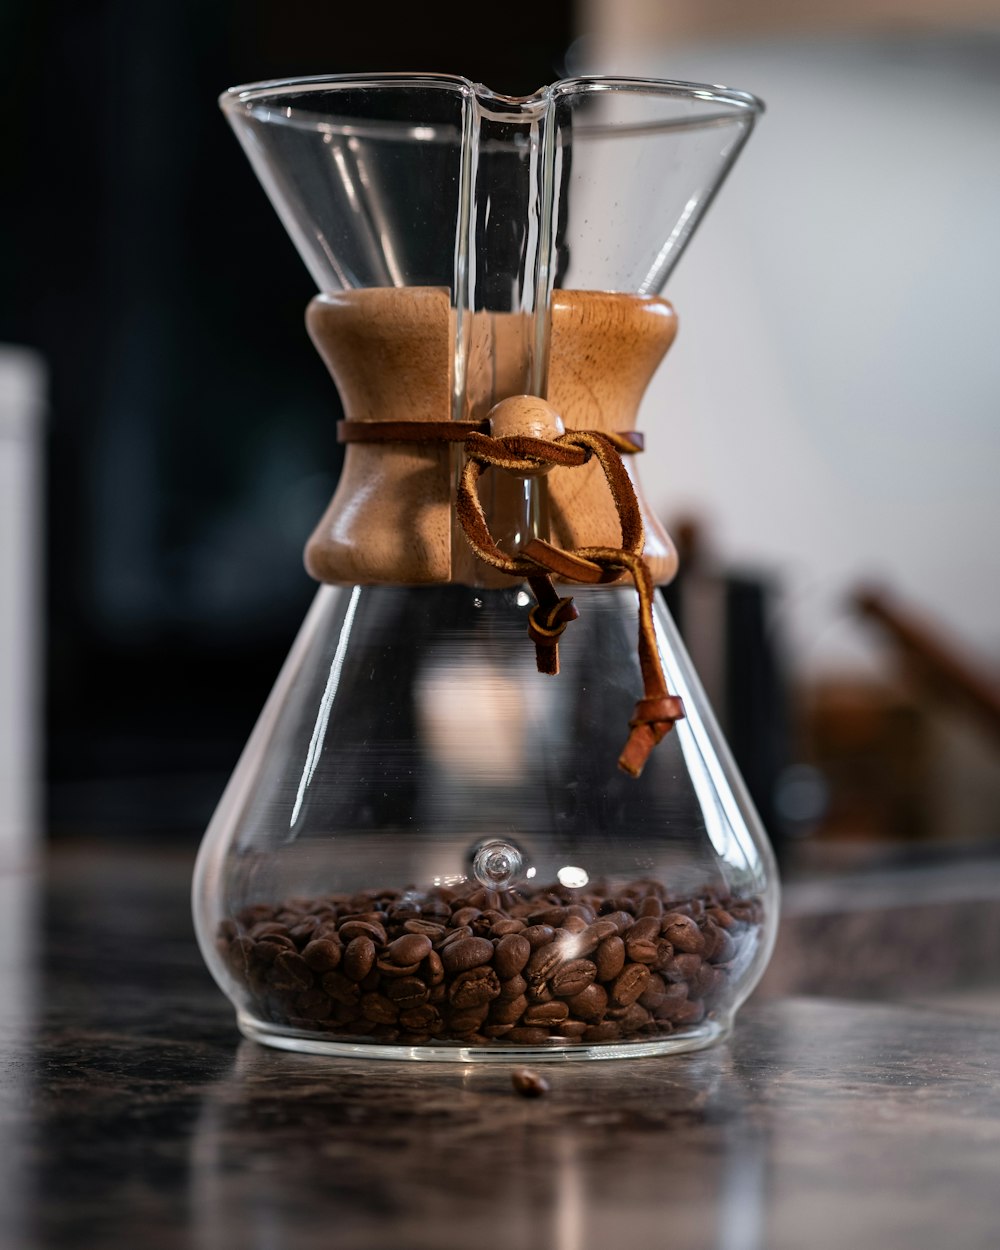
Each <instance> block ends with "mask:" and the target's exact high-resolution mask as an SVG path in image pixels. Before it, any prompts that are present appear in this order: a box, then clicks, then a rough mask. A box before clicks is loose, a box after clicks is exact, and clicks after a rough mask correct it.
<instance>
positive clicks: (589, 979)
mask: <svg viewBox="0 0 1000 1250" xmlns="http://www.w3.org/2000/svg"><path fill="white" fill-rule="evenodd" d="M596 979H597V967H596V965H595V964H593V963H591V961H590V960H589V959H572V960H570V962H569V963H568V964H563V966H562V967H561V968H558V969H557V970H556V971H555V972H554V973H553V974H552V993H553V994H555V995H556V996H557V997H558V998H572V997H573V996H574V995H576V994H581V993H583V991H584V990H585V989H586V988H587V986H588V985H591V984H592V983H593V982H594V981H595V980H596Z"/></svg>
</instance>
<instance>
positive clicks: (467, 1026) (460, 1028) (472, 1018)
mask: <svg viewBox="0 0 1000 1250" xmlns="http://www.w3.org/2000/svg"><path fill="white" fill-rule="evenodd" d="M488 1011H489V1007H488V1006H486V1005H485V1004H484V1005H483V1006H481V1007H467V1008H464V1009H463V1010H461V1011H453V1012H452V1013H451V1015H450V1016H449V1017H448V1023H449V1025H450V1026H451V1030H452V1032H453V1033H474V1032H475V1030H476V1029H478V1028H479V1026H480V1025H481V1024H482V1023H483V1021H484V1020H485V1019H486V1013H487V1012H488Z"/></svg>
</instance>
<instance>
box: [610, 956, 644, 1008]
mask: <svg viewBox="0 0 1000 1250" xmlns="http://www.w3.org/2000/svg"><path fill="white" fill-rule="evenodd" d="M649 978H650V971H649V969H648V968H647V967H646V965H645V964H626V965H625V967H624V968H623V969H622V971H621V972H620V973H619V974H618V976H617V977H616V978H615V980H614V982H613V984H612V986H611V993H610V995H609V997H610V999H611V1004H612V1006H614V1007H627V1006H628V1005H629V1004H630V1003H634V1002H635V1000H636V999H637V998H638V997H639V995H640V994H641V993H642V992H643V990H644V989H645V988H646V986H647V985H648V984H649Z"/></svg>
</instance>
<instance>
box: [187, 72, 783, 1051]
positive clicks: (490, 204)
mask: <svg viewBox="0 0 1000 1250" xmlns="http://www.w3.org/2000/svg"><path fill="white" fill-rule="evenodd" d="M222 108H223V110H224V112H225V114H226V117H227V118H228V120H229V122H230V124H231V125H232V127H233V129H234V130H235V132H236V134H237V137H238V138H239V140H240V142H241V143H242V145H243V147H244V149H245V151H246V153H247V155H248V157H249V158H250V161H251V163H252V165H253V167H254V169H255V171H256V173H257V175H258V177H259V178H260V181H261V182H262V183H263V185H264V188H265V190H266V191H267V194H268V195H269V197H270V199H271V201H272V203H273V204H274V207H275V208H276V210H277V212H278V214H279V215H280V217H281V219H282V221H283V222H284V224H285V226H286V228H287V230H288V232H289V234H290V235H291V237H292V240H293V241H294V243H295V245H296V247H297V249H298V251H299V254H300V255H301V257H302V259H303V260H304V262H305V264H306V266H307V267H308V269H309V271H310V273H311V274H312V276H313V278H314V279H315V282H316V286H317V288H318V294H317V295H316V297H315V299H313V301H312V302H311V304H310V305H309V308H308V310H307V313H306V323H307V326H308V331H309V334H310V336H311V337H312V340H313V342H314V343H315V345H316V348H317V350H318V351H319V353H320V355H321V356H322V358H323V360H324V361H325V362H326V364H327V366H328V367H329V370H330V373H331V375H332V377H333V380H334V382H335V383H336V386H337V388H338V390H339V392H340V397H341V400H342V403H343V410H344V420H343V421H341V422H340V424H339V427H338V429H337V432H336V433H337V437H339V439H340V440H341V441H342V442H343V443H344V444H345V445H346V451H345V459H344V467H343V473H342V475H341V478H340V482H339V485H338V488H337V491H336V494H335V495H334V498H333V500H332V502H331V503H330V506H329V509H328V510H327V512H326V515H325V516H324V517H323V518H322V520H321V521H320V523H319V525H318V527H317V529H316V531H315V533H314V534H313V535H312V536H311V538H309V540H308V543H307V545H306V565H307V568H308V569H309V571H310V573H311V574H312V575H313V576H314V577H315V578H316V580H317V581H318V582H319V583H320V588H319V590H318V592H317V595H316V598H315V601H314V603H313V605H312V608H311V609H310V611H309V613H308V615H307V617H306V620H305V622H304V624H303V626H302V629H301V632H300V633H299V636H298V638H297V640H296V642H295V644H294V646H293V647H292V650H291V653H290V655H289V656H288V659H287V661H286V663H285V666H284V668H283V669H282V671H281V674H280V676H279V677H278V680H277V682H276V684H275V687H274V689H273V691H272V693H271V695H270V698H269V699H268V701H267V704H266V705H265V707H264V710H263V712H262V713H261V716H260V719H259V721H258V723H257V726H256V728H255V729H254V731H253V734H252V736H251V738H250V740H249V742H248V743H247V746H246V749H245V751H244V753H243V756H242V758H241V759H240V762H239V764H238V766H237V768H236V770H235V772H234V774H233V777H232V779H231V781H230V783H229V785H228V787H227V789H226V791H225V794H224V795H223V797H222V800H221V802H220V803H219V806H218V809H217V811H216V813H215V816H214V818H213V820H212V823H211V825H210V827H209V830H208V832H207V833H206V835H205V839H204V842H203V845H202V848H201V852H200V855H199V859H198V864H197V868H196V872H195V880H194V914H195V921H196V927H197V932H198V937H199V941H200V943H201V947H202V950H203V952H204V956H205V959H206V961H207V962H208V965H209V967H210V969H211V971H212V973H213V975H214V976H215V978H216V980H217V981H218V983H219V985H220V986H221V987H222V989H223V990H224V992H225V993H226V994H227V995H228V996H229V998H230V999H231V1000H232V1002H233V1003H234V1004H235V1006H236V1010H237V1013H238V1021H239V1026H240V1028H241V1030H242V1031H243V1033H244V1034H245V1035H246V1036H248V1037H251V1038H254V1039H256V1040H258V1041H260V1042H265V1043H267V1044H269V1045H273V1046H279V1047H284V1048H286V1049H290V1050H298V1051H314V1052H319V1053H323V1054H340V1055H344V1054H351V1055H362V1054H363V1055H369V1056H372V1057H383V1058H385V1057H389V1058H412V1059H431V1060H447V1059H457V1060H461V1061H466V1062H467V1061H470V1060H496V1059H498V1058H499V1059H505V1058H514V1057H517V1058H521V1059H523V1058H530V1059H531V1060H533V1061H538V1060H543V1059H560V1060H567V1059H601V1058H613V1057H615V1058H616V1057H632V1056H642V1055H652V1054H662V1053H667V1052H674V1051H683V1050H690V1049H693V1048H696V1047H700V1046H704V1045H706V1044H708V1043H710V1042H712V1041H714V1040H715V1039H718V1038H720V1037H723V1036H725V1035H726V1033H727V1032H728V1030H729V1029H730V1027H731V1025H732V1021H733V1016H734V1013H735V1011H736V1009H737V1008H738V1007H739V1005H740V1004H741V1003H742V1002H743V1000H744V999H745V998H746V997H747V995H748V994H749V993H750V991H751V990H752V988H753V987H754V985H755V984H756V982H757V981H758V979H759V978H760V975H761V973H762V971H763V969H764V966H765V964H766V962H767V959H768V957H769V954H770V951H771V947H772V945H773V941H774V936H775V929H776V924H777V914H778V913H777V901H778V886H777V879H776V872H775V866H774V861H773V857H772V854H771V850H770V848H769V846H768V842H767V839H766V837H765V834H764V832H763V830H762V829H761V827H760V824H759V821H758V819H757V816H756V814H755V812H754V810H753V808H752V805H751V803H750V801H749V799H748V797H747V794H746V791H745V789H744V787H743V784H742V782H741V780H740V778H739V776H738V774H737V772H736V769H735V768H734V765H733V762H732V759H731V758H730V755H729V752H728V750H727V747H726V744H725V742H724V741H723V739H722V737H721V735H720V733H719V730H718V728H717V726H716V723H715V721H714V719H713V716H712V713H711V710H710V708H709V707H708V705H707V703H706V700H705V697H704V694H703V692H702V690H701V688H700V686H699V684H698V680H697V677H696V675H695V673H694V672H693V671H692V668H691V665H690V663H689V661H688V659H687V656H686V653H685V650H684V647H683V645H682V644H681V642H680V640H679V638H678V636H677V633H676V632H675V630H674V627H673V625H672V623H671V620H670V617H669V615H668V613H667V611H666V608H665V606H664V604H663V601H662V596H660V595H659V594H658V593H657V590H656V587H657V586H659V585H662V584H664V583H666V582H668V581H669V580H670V578H671V577H672V576H673V574H674V572H675V568H676V563H677V561H676V554H675V550H674V547H673V545H672V543H671V541H670V538H669V537H668V535H667V534H666V533H665V532H664V530H663V528H662V527H661V525H660V523H659V522H658V520H657V519H656V517H655V516H654V515H653V514H652V513H651V512H650V511H649V509H648V507H647V506H646V504H645V503H644V501H643V498H642V494H641V491H640V489H639V486H638V481H637V476H636V465H637V463H638V462H639V460H640V459H641V454H642V453H643V450H644V446H645V447H647V448H648V450H647V452H646V454H651V455H669V454H670V452H669V446H670V444H669V438H670V434H669V422H668V421H666V420H664V421H662V422H660V421H658V422H657V423H656V426H655V427H654V428H653V429H651V430H650V431H649V432H648V441H647V442H645V443H644V437H643V433H642V432H640V431H639V430H638V429H637V412H638V409H639V405H640V402H641V400H642V396H643V393H644V390H645V388H646V386H647V384H648V383H649V380H650V378H651V377H652V375H653V372H654V371H655V370H656V368H657V366H658V365H659V363H660V361H661V359H662V357H663V355H664V353H665V352H666V351H667V349H668V348H669V347H670V345H671V343H672V341H673V339H674V335H675V333H676V329H677V318H676V316H675V313H674V310H673V308H672V307H671V305H670V304H669V303H668V302H667V301H666V300H665V299H663V298H662V297H661V296H660V295H659V291H660V289H661V288H662V286H663V285H664V282H665V281H666V279H667V277H668V275H669V274H670V272H671V270H672V269H673V267H674V265H675V264H676V263H677V260H678V258H679V257H680V255H681V253H682V252H683V250H684V248H685V246H686V245H687V243H688V240H689V239H690V237H691V235H692V234H693V232H694V230H695V229H696V228H697V225H698V222H699V221H700V220H701V216H702V214H703V213H704V211H705V209H706V208H707V207H708V205H709V204H710V203H711V200H712V198H713V196H714V195H715V192H716V191H717V189H718V187H719V185H720V184H721V182H722V180H723V179H724V177H725V175H726V173H727V172H728V170H729V169H730V167H731V166H732V164H733V162H734V161H735V159H736V157H737V155H738V154H739V152H740V150H741V149H742V147H743V144H744V143H745V142H746V140H747V138H748V136H749V134H750V132H751V130H752V128H753V125H754V123H755V121H756V119H757V117H758V115H759V114H760V112H761V109H762V105H761V104H760V102H759V101H758V100H756V99H755V98H754V97H753V96H750V95H746V94H744V93H742V92H738V91H730V90H726V89H723V88H717V87H711V86H697V85H692V84H684V83H673V82H663V81H655V80H645V79H630V78H603V77H594V78H575V79H568V80H565V81H563V82H559V83H556V84H555V85H554V86H550V87H546V88H545V89H544V90H541V91H539V92H537V93H536V94H535V95H532V96H528V97H524V98H519V99H511V98H508V97H505V96H499V95H495V94H494V93H492V92H490V91H488V90H486V89H485V88H484V87H482V86H478V85H475V84H473V83H471V82H468V81H466V80H465V79H463V78H459V77H451V76H447V75H438V74H386V75H378V76H356V75H350V76H343V77H336V78H328V79H303V80H299V81H289V82H272V83H262V84H255V85H251V86H245V87H237V88H234V89H232V90H231V91H229V92H227V93H226V94H225V95H224V96H223V98H222ZM332 407H333V405H332V404H331V408H332ZM654 415H655V414H654ZM664 415H665V416H669V419H670V420H682V419H683V414H676V416H675V415H673V414H664ZM661 425H662V427H663V428H659V427H660V426H661ZM333 436H334V431H333V428H332V422H331V441H332V439H333Z"/></svg>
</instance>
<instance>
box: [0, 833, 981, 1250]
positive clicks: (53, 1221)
mask: <svg viewBox="0 0 1000 1250" xmlns="http://www.w3.org/2000/svg"><path fill="white" fill-rule="evenodd" d="M189 873H190V860H189V858H188V857H187V856H185V855H183V854H176V853H174V854H171V855H163V854H159V853H158V852H137V853H131V854H126V853H123V852H122V851H120V850H108V849H103V848H97V847H94V848H90V849H89V850H73V851H67V852H61V853H58V854H56V855H55V856H54V857H53V859H52V861H51V864H50V867H49V871H48V872H47V873H44V874H43V873H41V872H39V873H37V874H31V873H18V874H7V875H5V876H0V908H2V914H3V915H5V916H7V917H14V918H15V920H16V923H15V924H14V925H13V926H10V925H5V929H4V937H5V941H4V944H3V946H2V949H0V993H2V999H0V1001H2V1002H3V1003H4V1013H3V1023H2V1025H0V1063H2V1067H3V1071H4V1073H5V1079H4V1082H3V1086H4V1095H3V1099H2V1102H0V1183H2V1184H3V1186H4V1194H3V1202H2V1203H0V1245H3V1246H8V1245H9V1246H11V1247H17V1248H18V1250H21V1248H22V1247H24V1248H25V1250H34V1248H35V1247H45V1248H48V1247H60V1248H61V1247H67V1248H69V1247H85V1248H86V1250H92V1248H93V1247H96V1246H100V1247H101V1248H102V1250H117V1248H118V1247H122V1248H124V1247H128V1248H129V1250H132V1248H134V1247H135V1246H137V1245H142V1246H143V1247H144V1248H145V1250H159V1248H160V1247H163V1248H171V1250H172V1248H173V1247H198V1248H199V1250H202V1248H204V1250H209V1248H211V1250H228V1248H229V1247H233V1248H234V1250H235V1248H236V1247H239V1248H240V1250H244V1248H246V1247H255V1246H260V1247H265V1246H266V1247H268V1248H271V1247H276V1248H280V1247H285V1246H288V1247H295V1250H312V1247H314V1246H315V1247H320V1246H322V1247H329V1246H331V1245H335V1246H337V1247H338V1250H350V1248H353V1247H358V1248H363V1250H369V1248H370V1250H375V1248H376V1247H378V1250H383V1248H384V1247H386V1246H400V1247H407V1250H424V1248H425V1247H426V1248H427V1250H430V1248H431V1247H434V1250H449V1247H452V1246H455V1247H458V1246H462V1247H466V1246H468V1245H480V1246H486V1247H489V1246H493V1245H503V1246H514V1245H516V1246H519V1247H522V1248H528V1250H531V1248H533V1247H536V1246H537V1247H544V1248H545V1250H588V1248H590V1247H594V1248H595V1250H596V1248H597V1247H601V1248H602V1250H603V1248H605V1247H619V1246H628V1245H629V1244H632V1243H635V1244H646V1245H668V1244H669V1245H672V1246H683V1247H701V1246H704V1247H713V1248H718V1250H784V1248H785V1247H788V1248H789V1250H791V1248H793V1247H794V1248H795V1250H798V1248H800V1247H803V1246H808V1247H809V1248H810V1250H823V1248H825V1247H827V1246H829V1247H834V1246H836V1247H837V1250H840V1248H841V1247H842V1246H844V1245H854V1246H859V1247H869V1246H871V1247H875V1246H877V1247H879V1248H880V1250H894V1248H896V1247H899V1248H900V1250H903V1248H904V1247H905V1250H923V1248H924V1247H927V1248H928V1250H931V1248H932V1247H933V1248H934V1250H937V1248H938V1247H940V1246H942V1245H955V1246H962V1247H984V1250H985V1247H991V1248H992V1247H994V1246H995V1245H997V1244H998V1242H1000V1214H998V1211H997V1207H996V1203H995V1201H994V1196H995V1182H996V1159H997V1151H998V1148H1000V1065H998V1059H1000V1042H998V1030H997V1027H996V1024H997V1021H996V1016H995V1015H994V1014H993V1013H992V1012H991V1011H990V1009H989V1002H990V993H989V991H988V990H987V989H986V988H983V989H982V990H981V991H980V993H979V994H978V995H974V996H972V997H969V995H968V993H967V995H966V1002H964V1003H963V1000H962V997H961V995H955V996H954V998H949V999H941V998H940V997H939V996H936V995H925V996H924V998H923V999H921V1001H920V1002H919V1003H918V1004H917V1005H900V1004H888V1003H875V1002H861V1001H831V1000H829V999H824V998H814V999H810V998H804V997H796V998H784V997H771V998H768V997H767V996H766V995H760V996H759V997H758V998H757V999H756V1000H755V1001H754V1002H752V1003H751V1004H750V1005H749V1006H748V1007H746V1008H745V1009H744V1011H743V1012H742V1013H741V1015H740V1017H739V1018H738V1021H737V1028H736V1031H735V1035H734V1036H733V1038H732V1040H731V1041H730V1042H729V1043H727V1044H725V1045H723V1046H720V1047H717V1048H715V1049H712V1050H707V1051H703V1052H701V1053H699V1054H694V1055H689V1056H681V1057H677V1058H673V1059H647V1060H634V1061H631V1062H624V1063H595V1064H585V1065H567V1066H565V1067H561V1066H553V1067H550V1068H548V1069H547V1070H546V1076H547V1077H548V1078H549V1080H550V1082H551V1087H552V1088H551V1091H550V1092H549V1093H548V1094H547V1095H546V1096H545V1097H544V1098H541V1099H538V1100H534V1101H527V1100H525V1099H522V1098H519V1097H518V1096H517V1095H516V1094H515V1093H514V1092H513V1090H512V1087H511V1083H510V1065H509V1064H508V1065H505V1064H496V1065H475V1066H474V1067H473V1066H469V1067H464V1066H461V1065H454V1066H453V1065H402V1064H396V1063H382V1062H368V1063H366V1062H363V1061H355V1060H337V1061H333V1060H325V1059H318V1058H312V1057H304V1056H303V1057H300V1056H293V1055H289V1054H282V1053H278V1052H271V1051H267V1050H264V1049H262V1048H259V1047H257V1046H255V1045H253V1044H252V1043H249V1042H245V1041H240V1040H239V1038H238V1035H237V1033H236V1030H235V1027H234V1024H233V1020H232V1016H231V1012H230V1008H229V1005H228V1003H227V1002H226V1001H225V999H224V998H223V997H222V996H221V994H219V992H218V991H217V990H216V989H215V987H214V985H213V984H212V983H211V981H210V979H209V977H208V975H207V973H206V972H205V971H204V968H203V966H202V964H201V961H200V958H199V955H198V952H197V950H196V948H195V945H194V940H193V936H192V934H191V926H190V920H189V914H188V904H187V884H188V878H189ZM33 896H34V898H35V901H36V902H37V906H34V905H33V901H32V900H33ZM15 907H20V909H21V910H20V912H17V911H15V910H14V909H15ZM796 923H798V921H797V919H796V918H795V917H792V918H790V920H789V922H788V925H787V929H788V932H789V933H790V934H792V935H794V927H795V925H796ZM8 928H9V929H10V932H8V931H7V930H8ZM993 949H994V950H995V949H996V947H994V948H993ZM970 1004H971V1006H970Z"/></svg>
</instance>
